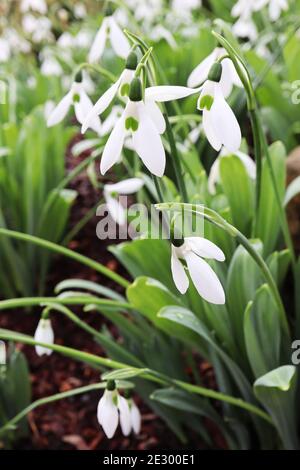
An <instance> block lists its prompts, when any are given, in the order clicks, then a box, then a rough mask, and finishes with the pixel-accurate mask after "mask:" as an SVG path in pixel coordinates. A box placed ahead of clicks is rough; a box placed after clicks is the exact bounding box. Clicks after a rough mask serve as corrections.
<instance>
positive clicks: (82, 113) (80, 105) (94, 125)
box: [74, 88, 101, 134]
mask: <svg viewBox="0 0 300 470" xmlns="http://www.w3.org/2000/svg"><path fill="white" fill-rule="evenodd" d="M79 97H80V101H79V102H75V104H74V109H75V115H76V118H77V121H78V122H79V123H80V124H83V122H84V121H85V119H86V118H87V116H88V115H89V114H90V113H91V111H92V110H93V103H92V101H91V100H90V98H89V97H88V95H87V94H86V92H85V91H84V89H83V88H82V89H81V91H80V94H79ZM89 126H90V127H91V129H93V130H94V131H95V132H97V133H98V134H100V132H101V122H100V119H99V117H98V116H94V117H93V119H91V120H90V124H89Z"/></svg>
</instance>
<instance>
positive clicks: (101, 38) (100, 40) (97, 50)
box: [88, 18, 108, 63]
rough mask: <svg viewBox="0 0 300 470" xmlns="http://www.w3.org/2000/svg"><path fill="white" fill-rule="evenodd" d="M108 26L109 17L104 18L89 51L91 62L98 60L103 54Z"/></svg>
mask: <svg viewBox="0 0 300 470" xmlns="http://www.w3.org/2000/svg"><path fill="white" fill-rule="evenodd" d="M107 27H108V21H107V18H104V19H103V21H102V24H101V27H100V29H99V31H98V33H97V34H96V37H95V39H94V42H93V44H92V47H91V50H90V53H89V57H88V61H89V62H90V63H95V62H98V60H99V59H100V58H101V56H102V54H103V51H104V48H105V43H106V39H107Z"/></svg>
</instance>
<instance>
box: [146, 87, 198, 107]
mask: <svg viewBox="0 0 300 470" xmlns="http://www.w3.org/2000/svg"><path fill="white" fill-rule="evenodd" d="M198 91H199V90H194V89H192V88H187V87H185V86H169V85H161V86H152V87H149V88H146V90H145V100H146V101H148V100H149V101H158V102H160V103H163V102H166V101H172V100H178V99H180V98H185V97H187V96H190V95H193V94H195V93H198Z"/></svg>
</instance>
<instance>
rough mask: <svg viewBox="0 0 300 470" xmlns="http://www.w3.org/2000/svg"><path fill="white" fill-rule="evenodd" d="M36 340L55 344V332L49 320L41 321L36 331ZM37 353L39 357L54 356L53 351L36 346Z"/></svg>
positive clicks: (42, 319) (43, 319)
mask: <svg viewBox="0 0 300 470" xmlns="http://www.w3.org/2000/svg"><path fill="white" fill-rule="evenodd" d="M34 339H35V341H38V342H40V343H48V344H53V343H54V332H53V329H52V325H51V321H50V319H49V318H41V319H40V321H39V323H38V326H37V329H36V330H35V334H34ZM35 351H36V353H37V355H38V356H43V355H44V354H46V355H48V356H49V355H50V354H52V350H51V349H48V348H45V347H43V346H35Z"/></svg>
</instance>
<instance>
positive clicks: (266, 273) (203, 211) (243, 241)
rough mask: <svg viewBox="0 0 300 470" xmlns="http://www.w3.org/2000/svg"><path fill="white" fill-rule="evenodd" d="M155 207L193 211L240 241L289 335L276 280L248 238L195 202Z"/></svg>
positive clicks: (175, 210)
mask: <svg viewBox="0 0 300 470" xmlns="http://www.w3.org/2000/svg"><path fill="white" fill-rule="evenodd" d="M156 207H157V209H159V210H162V211H163V210H168V211H172V212H180V213H181V212H182V211H185V210H186V211H188V212H191V213H194V214H196V215H198V216H199V217H204V218H205V219H206V220H207V221H208V222H210V223H212V224H213V225H216V226H217V227H219V228H221V229H222V230H224V231H226V232H227V233H228V234H229V235H230V236H232V237H235V238H236V239H237V240H238V241H239V242H240V244H241V245H243V246H244V248H245V249H246V250H247V251H248V253H249V254H250V256H251V257H252V258H253V259H254V261H255V263H256V264H257V265H258V267H259V268H260V270H261V272H262V274H263V276H264V278H265V280H266V282H267V283H268V285H269V287H270V290H271V292H272V295H273V298H274V301H275V303H276V305H277V306H278V310H279V313H280V318H281V323H282V327H283V330H284V331H285V333H286V335H287V337H289V336H290V331H289V325H288V321H287V316H286V312H285V308H284V305H283V303H282V300H281V296H280V293H279V291H278V287H277V285H276V282H275V281H274V278H273V276H272V273H271V271H270V270H269V268H268V266H267V264H266V263H265V261H264V259H263V258H262V257H261V255H260V254H259V253H257V252H256V251H255V250H254V248H253V247H252V245H251V243H249V241H248V239H247V238H246V237H245V236H244V235H243V234H242V233H241V232H240V231H239V230H238V229H236V228H235V227H234V226H233V225H231V224H229V223H228V222H227V221H226V220H225V219H223V217H221V216H220V215H219V214H218V213H217V212H215V211H213V210H212V209H209V208H207V207H201V209H199V206H197V205H195V204H181V203H164V204H156Z"/></svg>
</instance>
